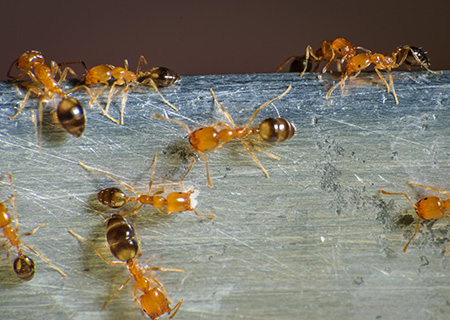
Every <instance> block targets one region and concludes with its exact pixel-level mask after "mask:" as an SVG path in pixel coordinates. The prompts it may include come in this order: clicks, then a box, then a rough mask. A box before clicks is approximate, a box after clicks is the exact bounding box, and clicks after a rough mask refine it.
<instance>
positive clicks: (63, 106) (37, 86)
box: [7, 50, 92, 140]
mask: <svg viewBox="0 0 450 320" xmlns="http://www.w3.org/2000/svg"><path fill="white" fill-rule="evenodd" d="M14 65H15V66H16V68H17V69H18V70H20V71H22V73H21V74H19V75H18V76H17V77H12V76H11V71H12V68H13V66H14ZM69 72H70V73H71V74H73V75H74V76H76V74H75V72H74V71H73V70H72V69H71V68H65V69H64V71H63V72H62V73H61V69H60V68H59V66H58V64H57V63H56V62H54V61H51V63H50V66H48V65H46V64H45V56H44V54H42V53H41V52H39V51H35V50H30V51H27V52H25V53H23V54H22V55H21V56H20V57H19V58H18V59H16V60H14V61H13V63H12V64H11V66H10V67H9V70H8V74H7V76H8V78H10V80H11V81H18V80H19V79H21V78H23V77H24V76H27V75H28V77H29V78H30V79H31V81H32V82H31V83H27V85H26V87H27V88H28V91H27V93H26V94H25V97H24V99H23V101H22V103H21V105H20V106H19V109H18V110H17V112H16V114H14V115H13V116H11V117H10V118H9V119H10V120H12V119H14V118H15V117H17V116H18V115H19V113H20V112H22V110H23V109H24V108H25V105H26V103H27V101H28V99H29V97H30V94H31V93H34V94H35V95H37V96H38V97H39V98H40V100H39V109H38V110H39V123H40V126H42V120H43V103H44V102H47V101H48V100H50V99H52V98H53V96H54V95H55V94H56V95H59V96H60V97H61V99H63V100H62V101H61V102H60V103H59V104H58V106H57V108H56V115H57V117H58V120H59V122H60V124H61V126H62V127H63V128H64V129H65V130H66V131H67V132H68V133H70V134H71V135H73V136H74V137H76V138H78V137H80V136H81V135H82V134H83V132H84V129H85V127H86V116H85V112H84V108H83V107H82V105H81V104H80V102H79V101H78V100H77V99H75V98H70V97H68V94H69V93H71V92H74V91H78V90H80V89H81V88H83V89H85V90H87V91H88V92H89V94H91V93H90V90H89V88H88V87H86V86H82V87H75V88H74V89H71V90H68V91H63V89H62V88H61V87H60V84H61V82H62V81H64V80H65V79H66V77H67V74H68V73H69ZM57 74H59V75H60V78H59V80H58V81H57V80H56V78H55V76H56V75H57ZM42 87H43V88H42ZM91 95H92V94H91ZM40 134H42V128H40ZM40 140H42V139H40Z"/></svg>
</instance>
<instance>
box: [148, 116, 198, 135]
mask: <svg viewBox="0 0 450 320" xmlns="http://www.w3.org/2000/svg"><path fill="white" fill-rule="evenodd" d="M153 116H154V117H156V118H158V119H162V120H167V121H170V122H173V123H176V124H179V125H180V126H182V127H183V128H184V129H185V130H186V132H187V133H188V135H191V133H192V132H191V130H189V127H188V126H187V124H186V123H184V122H182V121H179V120H174V119H169V118H166V117H163V116H161V115H159V114H157V113H154V114H153Z"/></svg>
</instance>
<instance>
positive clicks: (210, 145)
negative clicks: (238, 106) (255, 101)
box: [154, 86, 295, 188]
mask: <svg viewBox="0 0 450 320" xmlns="http://www.w3.org/2000/svg"><path fill="white" fill-rule="evenodd" d="M291 88H292V87H291V86H289V87H288V88H287V89H286V91H284V92H283V93H282V94H280V95H279V96H278V97H276V98H274V99H272V100H269V101H267V102H265V103H263V104H262V105H261V106H260V107H258V108H257V109H256V111H255V112H254V113H253V115H252V116H251V118H250V120H249V121H248V123H247V124H246V125H245V126H243V127H236V125H235V124H234V121H233V119H232V118H231V116H230V115H229V114H228V112H227V111H226V110H225V108H224V107H223V106H222V104H221V103H220V102H219V100H218V99H217V97H216V95H215V94H214V91H213V90H212V89H210V90H209V91H210V92H211V94H212V96H213V98H214V100H215V101H216V102H217V103H218V105H219V107H220V109H221V110H222V112H223V113H224V114H225V117H226V118H227V119H228V121H229V122H230V125H228V124H226V123H223V122H219V123H216V124H215V125H212V126H209V127H203V128H200V129H197V130H195V131H191V130H190V129H189V127H188V126H187V124H185V123H184V122H182V121H179V120H174V119H169V118H167V117H163V116H161V115H159V114H154V116H155V117H157V118H159V119H162V120H167V121H170V122H174V123H177V124H179V125H180V126H182V127H183V128H184V129H185V130H186V131H187V133H188V135H189V144H190V145H191V147H192V148H193V149H194V150H195V151H196V152H197V153H198V154H199V155H200V157H201V158H202V159H203V160H204V161H205V163H206V178H207V180H208V185H209V186H210V187H211V188H212V187H213V184H212V182H211V179H210V176H209V164H208V158H207V157H206V155H205V152H210V151H213V150H217V149H220V148H222V147H224V146H225V145H226V144H227V143H228V142H230V141H231V140H232V139H239V140H240V141H241V142H242V145H243V146H244V148H245V150H246V151H247V152H248V153H249V154H250V156H251V157H252V159H253V160H254V161H255V162H256V163H257V164H258V165H259V167H260V168H261V170H262V171H263V172H264V174H265V175H266V177H267V178H268V177H269V174H268V173H267V171H266V169H264V167H263V165H262V164H261V162H259V160H258V159H257V158H256V157H255V155H253V153H252V152H251V150H250V148H249V146H248V145H247V143H246V142H245V141H244V138H246V139H247V141H248V143H249V144H250V145H251V146H252V147H253V148H254V149H255V150H257V151H259V152H262V153H265V154H267V155H268V156H270V157H272V158H274V159H276V160H280V158H279V157H277V156H275V155H273V154H270V153H267V152H265V151H263V150H262V149H260V148H258V147H257V146H255V145H254V144H253V142H252V140H251V139H250V138H249V135H251V134H258V135H259V137H261V138H262V139H263V140H265V141H268V142H276V143H278V142H283V141H285V140H288V139H290V138H292V136H293V135H294V133H295V127H294V125H293V124H292V123H291V122H289V121H288V120H286V119H282V118H268V119H266V120H264V121H262V122H261V124H260V125H259V126H258V127H254V128H249V127H250V124H251V123H252V121H253V120H254V119H255V117H256V115H257V114H258V112H259V111H260V110H261V109H262V108H264V107H265V106H267V105H268V104H270V103H272V102H273V101H275V100H277V99H280V98H281V97H283V96H284V95H285V94H287V93H288V92H289V90H291ZM218 128H222V129H220V130H219V131H218V130H217V129H218ZM193 159H194V158H193Z"/></svg>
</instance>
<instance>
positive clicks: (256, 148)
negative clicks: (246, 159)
mask: <svg viewBox="0 0 450 320" xmlns="http://www.w3.org/2000/svg"><path fill="white" fill-rule="evenodd" d="M246 138H247V141H248V143H249V144H250V145H251V146H252V148H253V149H255V150H256V151H258V152H261V153H264V154H265V155H267V156H269V157H271V158H273V159H275V160H280V157H278V156H276V155H274V154H271V153H269V152H267V151H264V150H263V149H261V148H260V147H258V146H256V145H255V144H254V143H253V141H252V140H250V138H249V137H246Z"/></svg>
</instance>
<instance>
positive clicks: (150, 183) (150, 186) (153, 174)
mask: <svg viewBox="0 0 450 320" xmlns="http://www.w3.org/2000/svg"><path fill="white" fill-rule="evenodd" d="M157 159H158V154H157V153H155V157H154V160H153V170H152V175H151V177H150V182H149V183H148V191H147V195H150V189H151V188H152V185H153V179H154V178H155V170H156V160H157ZM163 192H164V191H163ZM160 193H162V192H160ZM155 194H157V193H154V194H153V195H155Z"/></svg>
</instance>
